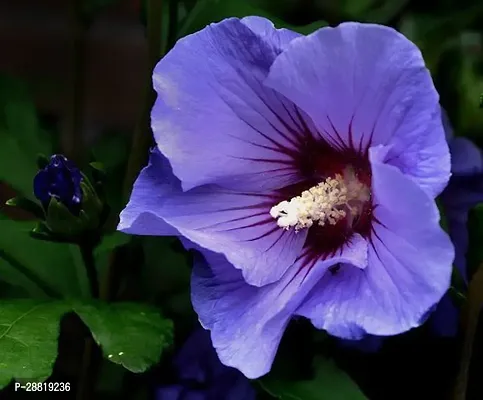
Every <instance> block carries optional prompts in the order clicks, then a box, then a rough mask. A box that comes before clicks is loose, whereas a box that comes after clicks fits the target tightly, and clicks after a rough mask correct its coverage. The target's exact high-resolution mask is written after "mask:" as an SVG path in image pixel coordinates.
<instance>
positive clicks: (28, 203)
mask: <svg viewBox="0 0 483 400" xmlns="http://www.w3.org/2000/svg"><path fill="white" fill-rule="evenodd" d="M5 204H6V205H7V206H10V207H18V208H20V209H21V210H24V211H26V212H29V213H31V214H33V215H34V216H35V217H36V218H38V219H41V220H44V219H45V212H44V209H43V208H42V207H41V206H40V205H39V204H37V203H36V202H34V201H32V200H29V199H27V198H25V197H21V196H18V197H14V198H12V199H10V200H7V201H6V203H5Z"/></svg>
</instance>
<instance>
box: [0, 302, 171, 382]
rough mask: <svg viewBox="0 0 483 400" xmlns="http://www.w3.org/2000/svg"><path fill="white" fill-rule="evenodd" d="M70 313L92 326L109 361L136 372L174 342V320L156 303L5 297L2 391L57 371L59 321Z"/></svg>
mask: <svg viewBox="0 0 483 400" xmlns="http://www.w3.org/2000/svg"><path fill="white" fill-rule="evenodd" d="M70 311H74V312H76V313H77V314H78V315H79V317H80V318H81V319H82V320H83V321H84V322H85V323H86V325H87V326H88V327H89V328H90V329H91V331H92V334H93V337H94V339H95V341H96V342H97V343H98V344H99V345H100V346H101V347H102V349H103V351H104V354H105V356H106V358H107V359H109V360H110V361H112V362H114V363H116V364H120V365H122V366H124V367H125V368H126V369H128V370H130V371H132V372H143V371H145V370H147V369H148V368H149V367H150V366H151V365H153V364H155V363H156V362H158V360H159V358H160V356H161V353H162V351H163V350H164V349H165V348H166V347H167V346H169V345H171V343H172V323H171V321H169V320H166V319H163V318H162V317H161V316H160V314H159V313H158V312H157V310H155V309H153V308H151V307H150V306H143V305H141V304H134V303H118V304H104V303H100V302H98V303H89V304H83V303H80V302H74V303H72V302H67V301H39V300H32V299H18V300H12V299H10V300H0V389H1V388H3V387H5V386H7V385H8V384H9V383H10V382H11V381H12V379H16V380H19V381H25V380H27V381H44V380H46V379H47V378H48V377H49V376H50V375H51V373H52V367H53V365H54V362H55V360H56V357H57V348H58V343H57V341H58V336H59V329H60V328H59V323H60V320H61V318H62V316H63V315H64V314H66V313H68V312H70ZM109 355H111V356H110V357H109Z"/></svg>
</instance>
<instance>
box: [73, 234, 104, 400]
mask: <svg viewBox="0 0 483 400" xmlns="http://www.w3.org/2000/svg"><path fill="white" fill-rule="evenodd" d="M96 244H97V242H95V241H92V240H91V238H86V239H85V240H83V241H82V242H80V243H79V248H80V252H81V255H82V261H83V262H84V266H85V268H86V272H87V277H88V279H89V283H90V287H91V295H92V297H93V298H94V299H99V295H100V291H99V279H98V274H97V267H96V262H95V259H94V248H95V246H96ZM96 350H97V349H96V346H95V343H94V339H93V338H92V336H91V335H90V334H89V335H88V336H87V337H86V338H85V339H84V351H83V353H82V355H83V356H82V362H81V371H80V376H79V386H78V388H77V393H76V399H77V400H88V399H91V398H92V397H93V392H94V391H95V385H96V377H97V373H98V370H99V366H100V362H101V359H102V355H100V354H98V351H96Z"/></svg>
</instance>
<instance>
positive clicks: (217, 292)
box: [191, 235, 367, 378]
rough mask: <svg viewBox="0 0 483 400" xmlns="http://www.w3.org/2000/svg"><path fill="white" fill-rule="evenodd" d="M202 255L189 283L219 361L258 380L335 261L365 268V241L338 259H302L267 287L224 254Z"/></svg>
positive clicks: (354, 243) (353, 244)
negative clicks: (296, 313)
mask: <svg viewBox="0 0 483 400" xmlns="http://www.w3.org/2000/svg"><path fill="white" fill-rule="evenodd" d="M202 253H203V255H204V257H205V259H203V258H202V257H201V256H200V257H198V258H197V259H195V266H194V270H193V276H192V281H191V291H192V302H193V307H194V309H195V311H196V312H197V313H198V316H199V319H200V322H201V324H202V325H203V326H204V327H205V328H206V329H209V330H210V331H211V338H212V341H213V345H214V347H215V349H216V351H217V353H218V356H219V357H220V360H221V362H222V363H223V364H225V365H228V366H232V367H235V368H237V369H239V370H240V371H241V372H242V373H243V374H245V376H247V377H248V378H258V377H259V376H261V375H264V374H266V373H267V372H268V371H269V370H270V367H271V365H272V362H273V358H274V357H275V353H276V351H277V348H278V345H279V342H280V339H281V337H282V335H283V332H284V330H285V328H286V326H287V324H288V322H289V321H290V319H291V317H292V315H293V313H294V311H295V310H296V309H297V307H298V306H299V305H300V303H301V302H302V301H303V299H304V298H305V296H306V294H307V293H308V291H309V290H310V289H311V288H312V287H313V286H314V285H315V284H316V282H317V281H318V280H319V279H320V277H321V276H322V275H324V273H326V272H327V270H328V268H330V267H331V266H333V265H335V264H337V263H348V264H352V266H350V267H351V268H353V269H358V268H357V267H359V268H363V267H364V266H365V264H366V262H367V243H366V242H365V240H364V239H362V237H360V236H358V235H357V236H354V237H353V238H352V241H351V242H350V244H348V245H347V247H346V248H345V249H344V250H343V251H341V255H340V256H338V257H334V258H332V259H328V260H319V261H317V262H315V261H314V262H312V263H310V265H305V264H306V263H307V260H306V259H305V258H304V257H301V258H300V259H299V260H298V261H297V262H296V263H295V264H294V265H293V266H292V267H291V268H290V269H289V270H288V271H287V273H286V274H285V275H284V276H283V278H282V279H281V280H280V281H278V282H276V283H273V284H271V285H266V286H263V287H254V286H250V285H248V284H247V283H246V282H245V281H244V280H243V277H242V275H241V273H240V271H238V270H236V269H235V268H233V266H232V265H230V263H228V262H227V260H226V259H225V258H224V257H223V256H221V255H219V254H216V253H212V252H209V251H205V250H202ZM348 268H349V266H348ZM329 274H330V273H329Z"/></svg>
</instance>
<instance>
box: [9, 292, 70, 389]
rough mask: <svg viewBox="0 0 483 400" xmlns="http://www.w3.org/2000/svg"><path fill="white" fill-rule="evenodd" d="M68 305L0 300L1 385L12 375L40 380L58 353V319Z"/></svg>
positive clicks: (53, 302) (45, 374)
mask: <svg viewBox="0 0 483 400" xmlns="http://www.w3.org/2000/svg"><path fill="white" fill-rule="evenodd" d="M67 311H68V305H66V304H65V303H61V302H56V301H47V302H39V301H36V300H0V388H3V387H5V386H6V385H8V384H9V383H10V382H11V381H12V379H14V378H15V379H25V380H28V381H39V380H40V381H43V380H45V379H47V378H48V377H49V376H50V374H51V373H52V367H53V365H54V362H55V359H56V357H57V339H58V336H59V321H60V318H61V317H62V315H63V314H65V313H66V312H67Z"/></svg>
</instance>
